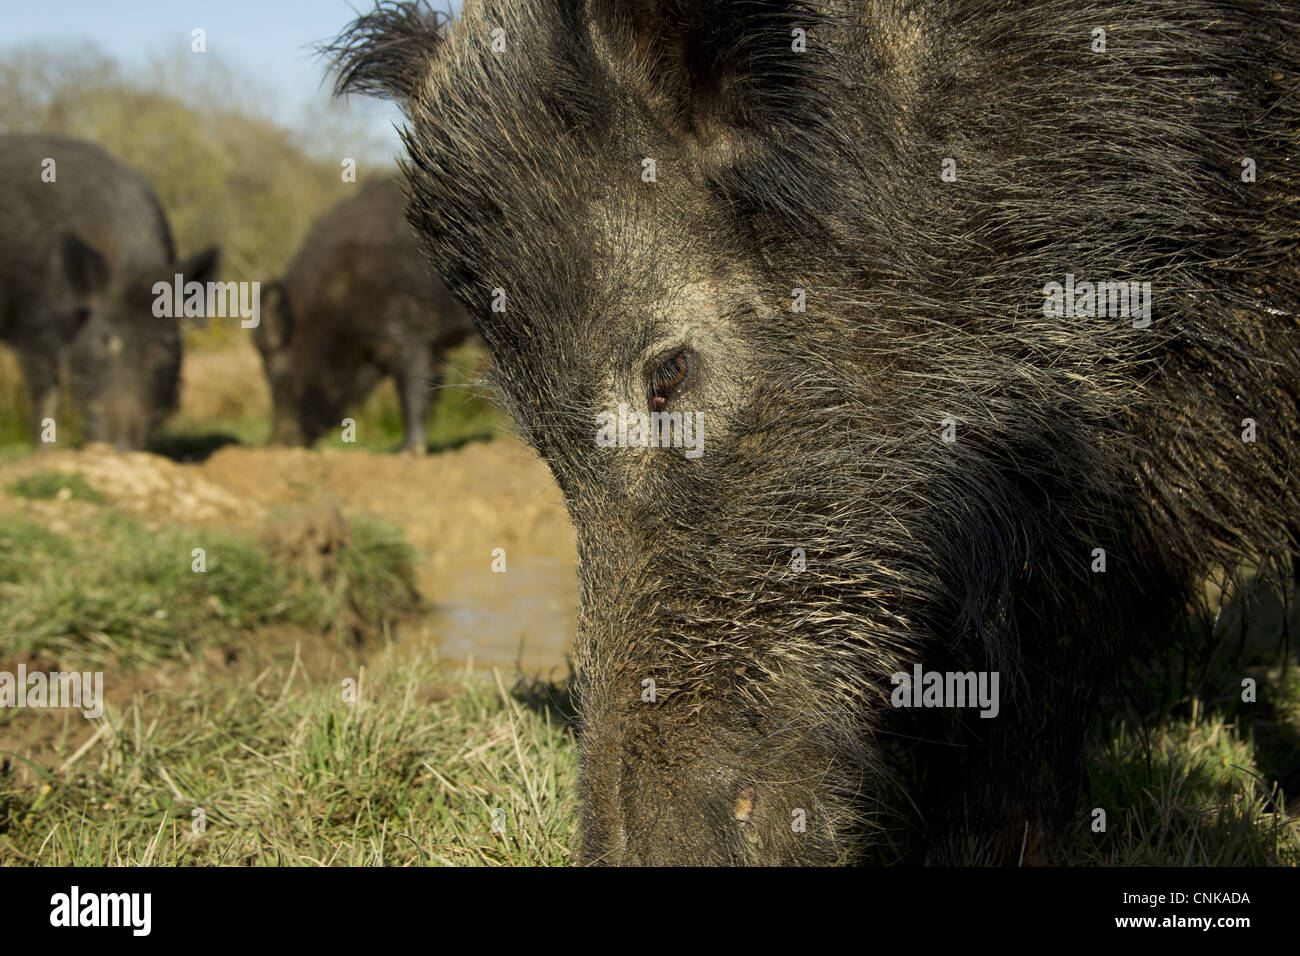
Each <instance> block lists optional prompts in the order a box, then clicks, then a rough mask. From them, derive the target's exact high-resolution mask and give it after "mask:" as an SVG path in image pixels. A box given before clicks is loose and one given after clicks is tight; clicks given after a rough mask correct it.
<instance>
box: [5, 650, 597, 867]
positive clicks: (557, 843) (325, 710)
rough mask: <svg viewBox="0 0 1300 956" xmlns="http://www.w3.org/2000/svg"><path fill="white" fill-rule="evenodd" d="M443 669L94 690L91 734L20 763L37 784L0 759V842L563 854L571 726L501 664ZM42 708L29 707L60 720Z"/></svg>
mask: <svg viewBox="0 0 1300 956" xmlns="http://www.w3.org/2000/svg"><path fill="white" fill-rule="evenodd" d="M277 676H279V675H277ZM442 676H443V675H442V673H441V671H440V670H439V668H438V667H437V666H436V665H433V664H429V663H416V664H410V665H406V666H401V667H397V668H394V669H391V670H386V671H385V672H384V674H383V676H381V677H378V678H370V677H369V676H368V675H366V676H363V680H362V684H361V694H360V696H359V698H358V700H357V701H356V702H355V703H349V702H347V701H345V700H344V699H343V698H342V695H341V694H340V691H339V689H338V687H337V686H330V685H329V684H328V683H325V684H322V683H313V682H312V681H311V680H310V679H309V678H307V677H306V676H305V675H304V674H302V673H301V671H300V672H299V673H298V674H297V675H294V674H292V673H291V674H290V676H289V679H288V681H287V682H284V683H283V684H282V683H281V680H280V679H277V680H276V681H274V682H272V681H263V682H261V683H259V684H258V685H256V686H254V687H246V688H228V687H224V686H221V685H219V684H211V683H204V684H199V685H196V686H193V687H190V688H188V689H186V690H184V691H183V692H181V693H179V694H169V695H166V696H165V697H163V696H161V695H154V697H152V698H147V697H145V696H143V695H140V696H137V697H136V698H135V699H134V700H132V701H131V702H130V703H129V704H127V705H126V706H124V707H122V708H120V709H119V708H116V707H109V708H108V710H107V711H106V713H105V716H104V718H103V720H102V723H101V726H100V729H99V733H98V734H96V735H95V737H93V738H92V743H91V745H90V746H89V747H81V748H77V750H76V751H75V752H74V751H73V743H74V741H73V740H72V739H70V736H69V738H67V740H68V742H67V743H66V744H65V746H64V747H63V748H62V749H61V750H60V751H59V752H58V754H57V755H56V758H57V759H58V760H59V761H60V763H59V764H58V766H57V767H55V768H52V769H45V768H36V771H35V772H36V776H37V778H38V781H39V782H38V783H37V784H35V785H33V786H30V787H25V788H22V787H17V786H15V785H14V784H13V783H12V782H9V778H8V777H6V776H0V859H4V858H9V859H11V860H13V861H15V862H22V863H25V864H40V865H77V866H122V865H128V866H129V865H159V866H170V865H175V864H198V865H213V864H218V863H224V864H249V865H252V864H258V865H281V864H283V865H309V866H317V865H374V866H381V865H384V866H413V865H448V864H456V865H499V864H536V865H555V864H563V863H567V862H569V860H570V852H571V850H570V848H571V847H572V845H573V830H574V807H573V792H574V775H575V766H574V763H575V758H574V748H573V746H572V742H571V738H570V734H569V731H567V730H566V729H565V728H564V727H563V726H562V725H559V724H556V723H554V722H552V721H551V720H549V719H548V717H547V716H546V715H545V714H538V713H536V712H534V711H531V710H529V709H527V708H525V707H523V706H521V705H520V704H519V702H518V701H516V700H515V699H514V698H513V697H512V696H511V694H510V693H509V692H508V691H507V690H506V689H505V688H504V686H503V685H502V684H501V683H500V682H499V681H498V682H492V681H491V680H489V679H485V678H483V677H481V676H475V675H470V674H462V675H460V676H459V678H457V680H456V682H455V683H454V684H451V685H437V684H434V683H432V682H433V681H436V680H438V679H439V678H440V677H442ZM281 679H282V678H281ZM447 686H450V687H451V689H452V692H451V693H448V692H447V691H446V690H445V689H444V688H445V687H447ZM431 691H432V695H431V693H430V692H431ZM439 694H446V696H445V697H443V698H442V699H441V700H439V699H438V696H439ZM431 697H432V699H431ZM57 713H58V712H47V713H46V714H45V715H43V717H44V719H46V720H47V721H51V722H53V721H56V720H60V719H66V720H72V719H74V718H59V717H55V716H52V714H57ZM75 719H80V718H75ZM0 720H3V718H0ZM0 728H3V724H0ZM82 736H84V734H83V735H82ZM11 776H12V774H11ZM494 824H496V825H495V826H494Z"/></svg>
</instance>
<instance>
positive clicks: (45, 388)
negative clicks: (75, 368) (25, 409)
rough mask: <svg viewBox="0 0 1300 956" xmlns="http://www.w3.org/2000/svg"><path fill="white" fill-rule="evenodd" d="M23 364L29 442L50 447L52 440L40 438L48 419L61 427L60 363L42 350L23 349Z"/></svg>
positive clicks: (20, 360)
mask: <svg viewBox="0 0 1300 956" xmlns="http://www.w3.org/2000/svg"><path fill="white" fill-rule="evenodd" d="M18 360H19V364H21V365H22V369H23V377H24V378H25V379H26V380H27V389H28V392H29V393H30V394H31V403H32V410H31V416H32V418H31V422H32V441H34V442H35V443H36V447H37V449H39V450H46V449H49V448H51V447H53V443H52V442H44V441H41V433H42V432H43V431H44V430H45V428H44V426H43V425H42V422H44V421H45V420H46V419H51V420H53V421H54V422H55V428H56V432H55V438H57V437H58V432H57V429H58V428H59V427H62V426H63V424H64V423H63V422H60V421H59V420H58V419H59V363H58V360H57V359H56V358H55V357H54V356H53V355H49V354H46V353H44V352H32V351H22V352H19V354H18Z"/></svg>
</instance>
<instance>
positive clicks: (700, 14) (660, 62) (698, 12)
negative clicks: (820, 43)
mask: <svg viewBox="0 0 1300 956" xmlns="http://www.w3.org/2000/svg"><path fill="white" fill-rule="evenodd" d="M589 9H590V10H591V15H592V18H593V22H594V26H595V28H596V30H598V31H600V32H601V33H602V34H603V36H604V38H605V40H606V42H607V43H608V50H609V53H607V54H606V55H607V56H609V57H611V58H612V59H613V60H615V61H617V62H612V63H611V64H610V67H611V69H612V71H613V72H615V73H616V74H618V75H622V76H624V77H627V78H628V79H630V80H631V82H632V83H633V84H635V85H636V86H638V87H639V88H640V90H641V93H642V95H643V96H644V97H645V99H646V102H647V104H648V105H649V106H650V108H651V109H652V110H653V111H655V112H656V113H658V114H659V118H660V120H661V121H662V122H663V123H664V125H665V126H666V127H667V128H668V129H670V130H674V131H676V132H677V133H679V134H681V135H682V136H684V137H686V138H688V139H690V138H694V139H695V140H697V142H698V144H699V145H700V146H701V147H708V146H711V145H713V144H714V141H715V140H716V139H718V138H719V137H722V138H724V139H733V140H734V139H735V138H736V137H735V135H734V134H735V132H736V131H739V130H759V131H762V130H765V129H771V128H772V127H773V126H775V125H781V124H783V123H786V124H789V123H797V122H799V120H800V117H801V116H803V115H804V114H805V113H806V111H807V110H808V109H809V107H810V105H811V104H812V102H815V100H816V97H814V96H812V95H801V91H802V92H804V93H807V92H808V91H809V90H810V89H811V87H812V86H813V85H814V84H815V83H816V82H817V81H818V80H819V78H821V77H822V76H824V75H827V72H828V67H827V65H826V62H825V59H826V57H825V56H824V55H823V54H824V52H825V51H820V50H814V49H811V48H810V47H811V44H812V40H811V39H810V38H809V34H812V33H814V32H815V31H816V30H817V28H819V27H827V26H829V25H830V23H829V18H828V17H827V16H826V15H824V14H818V13H814V12H812V11H811V10H810V9H809V8H808V6H807V4H805V3H802V2H798V0H590V7H589Z"/></svg>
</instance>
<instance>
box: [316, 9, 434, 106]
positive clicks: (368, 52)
mask: <svg viewBox="0 0 1300 956" xmlns="http://www.w3.org/2000/svg"><path fill="white" fill-rule="evenodd" d="M449 22H450V20H449V18H448V17H447V16H446V14H443V13H438V12H435V11H434V10H431V9H430V8H429V7H428V5H427V4H425V3H424V2H423V0H415V2H409V3H391V2H389V3H380V4H377V5H376V7H375V10H374V12H373V13H368V14H366V15H365V16H363V17H358V18H357V19H356V20H354V21H353V22H352V23H351V24H349V25H348V27H347V28H346V29H345V30H344V31H343V33H341V34H340V35H339V38H338V39H337V40H335V41H334V42H333V43H332V44H330V45H329V46H326V47H323V48H321V52H322V53H323V54H324V55H325V56H326V57H328V58H329V59H330V60H332V61H333V63H334V69H335V70H336V71H337V72H338V78H337V79H336V80H335V83H334V95H335V96H342V95H343V94H345V93H365V94H369V95H371V96H382V97H387V98H390V99H395V100H398V101H403V100H409V99H411V98H413V97H414V96H415V94H416V92H417V91H418V89H419V88H420V84H422V83H423V82H424V80H425V77H426V76H427V74H428V68H429V64H430V63H431V62H432V61H433V60H434V59H435V58H436V57H437V55H438V50H439V48H440V47H441V46H442V41H443V37H444V35H445V34H446V31H447V26H448V23H449Z"/></svg>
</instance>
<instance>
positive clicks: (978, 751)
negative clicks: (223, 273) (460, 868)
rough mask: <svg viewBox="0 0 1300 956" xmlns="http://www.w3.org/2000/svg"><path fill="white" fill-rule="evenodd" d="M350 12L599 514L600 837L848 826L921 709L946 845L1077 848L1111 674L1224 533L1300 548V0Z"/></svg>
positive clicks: (444, 251) (558, 447) (462, 256)
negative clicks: (685, 434) (1298, 1)
mask: <svg viewBox="0 0 1300 956" xmlns="http://www.w3.org/2000/svg"><path fill="white" fill-rule="evenodd" d="M334 52H335V54H336V55H337V56H338V61H337V62H338V64H339V67H340V88H341V89H343V90H356V91H363V92H378V93H387V94H389V95H391V96H394V97H396V98H398V99H399V100H400V101H401V103H402V105H403V107H404V109H405V110H406V114H407V116H408V117H409V118H410V126H409V129H408V130H407V132H406V147H407V150H408V153H409V158H408V159H407V160H406V162H405V172H406V175H407V177H408V180H409V194H410V197H411V200H410V204H409V209H408V216H409V218H410V221H411V223H412V224H413V226H414V227H415V228H416V229H417V230H418V232H419V233H420V235H421V237H422V239H423V242H424V245H425V248H426V251H427V253H428V255H429V258H430V261H431V262H432V264H433V265H434V267H435V268H436V269H437V270H438V271H439V273H440V274H441V275H442V276H443V278H444V279H445V280H446V281H447V282H448V284H449V286H450V287H451V289H452V290H453V292H454V293H455V294H456V295H457V296H458V297H459V298H460V299H461V300H462V301H463V302H465V303H466V305H467V306H468V307H469V308H470V311H471V314H472V315H473V316H474V319H475V323H476V325H477V327H478V329H479V331H480V332H481V334H482V336H483V338H484V340H485V341H486V343H487V346H488V348H489V350H490V351H491V353H492V355H493V358H494V363H495V370H496V371H495V375H496V380H497V382H498V384H499V386H500V391H501V394H502V396H503V398H504V401H505V402H506V403H507V405H508V407H509V409H510V410H511V412H512V414H513V415H514V417H515V418H516V419H517V421H518V423H519V426H520V429H521V431H522V432H523V434H524V435H525V436H527V437H528V438H529V440H531V442H532V444H533V445H534V446H535V447H536V449H537V451H538V452H539V454H540V455H541V456H542V457H543V458H545V460H546V461H547V462H548V463H549V465H550V467H551V469H552V471H553V472H554V474H555V478H556V480H557V481H558V483H559V485H560V487H561V489H562V490H563V492H564V495H565V499H566V502H567V505H568V508H569V511H570V514H571V515H572V518H573V522H574V525H575V527H576V530H577V538H578V553H579V559H580V577H581V585H582V587H581V611H580V624H579V632H578V635H577V640H576V647H575V663H576V667H577V688H576V689H577V693H578V699H579V704H580V711H581V719H582V736H581V796H582V858H583V859H585V860H587V861H589V862H622V863H744V862H771V863H790V862H801V863H815V862H830V861H836V860H842V859H846V858H852V857H854V855H855V854H856V853H857V851H858V850H859V849H860V848H861V847H862V846H863V845H864V842H866V841H869V840H870V837H871V833H872V829H871V826H870V825H869V824H870V819H869V817H870V814H871V811H873V810H874V809H877V804H876V803H875V801H876V799H877V798H878V797H879V795H880V794H881V793H883V792H886V791H884V790H882V788H881V780H882V778H883V777H884V774H885V773H886V771H887V768H888V766H889V762H888V761H887V760H886V750H885V749H884V748H882V746H881V743H880V741H881V740H882V733H886V732H887V733H888V734H889V735H890V739H893V740H898V741H913V742H915V743H914V745H913V746H912V752H911V754H910V755H909V758H908V759H907V760H904V761H902V764H905V765H908V766H912V765H915V766H916V767H917V768H919V772H918V773H917V775H916V778H915V780H916V783H915V784H914V790H913V792H912V794H911V800H910V804H909V805H910V806H913V807H915V810H916V812H917V814H918V815H919V818H920V825H921V826H922V827H923V833H924V838H925V839H924V842H925V844H926V846H927V848H928V849H927V850H926V851H925V856H926V858H928V859H929V860H931V861H936V862H939V861H952V860H967V861H1001V860H1012V861H1014V860H1015V859H1016V858H1017V854H1018V853H1019V851H1020V848H1021V846H1022V845H1033V844H1034V843H1038V844H1039V845H1041V846H1044V847H1048V848H1050V847H1051V846H1054V845H1057V846H1059V841H1058V840H1057V839H1055V838H1058V837H1060V836H1061V835H1063V834H1065V833H1066V832H1067V831H1068V830H1069V828H1071V827H1072V826H1074V827H1082V826H1083V825H1084V824H1082V823H1080V822H1078V821H1079V819H1080V816H1076V814H1077V813H1078V809H1077V802H1078V798H1079V795H1080V786H1081V778H1082V773H1081V771H1082V766H1083V763H1082V754H1083V748H1084V741H1085V734H1086V732H1087V731H1088V729H1089V726H1090V724H1091V723H1092V722H1093V720H1094V718H1095V716H1096V715H1097V709H1098V706H1097V705H1098V702H1099V693H1100V690H1101V689H1102V688H1103V687H1104V686H1106V685H1107V684H1108V683H1110V682H1111V681H1112V679H1113V678H1115V677H1116V676H1117V675H1118V674H1120V673H1121V671H1122V670H1123V668H1124V667H1125V666H1126V663H1127V662H1130V661H1132V660H1134V659H1135V657H1136V655H1139V654H1141V653H1143V652H1144V651H1146V650H1148V649H1154V648H1163V647H1167V646H1168V645H1169V643H1170V642H1171V641H1173V640H1175V639H1176V638H1177V637H1178V636H1179V632H1180V630H1181V629H1182V628H1183V627H1184V622H1185V621H1186V620H1187V614H1186V608H1187V606H1188V603H1189V602H1190V601H1191V600H1192V599H1193V597H1194V595H1195V594H1197V593H1199V590H1198V582H1199V581H1201V580H1202V576H1203V575H1204V574H1206V573H1207V572H1209V571H1210V570H1211V569H1214V568H1216V567H1227V568H1236V567H1240V566H1241V565H1242V562H1243V561H1244V560H1246V559H1250V560H1255V561H1258V562H1259V566H1260V567H1262V568H1264V569H1265V570H1269V569H1271V570H1272V571H1274V572H1276V574H1275V576H1276V578H1278V579H1279V580H1282V579H1284V578H1285V577H1286V576H1287V574H1286V572H1287V571H1288V570H1289V564H1290V561H1291V556H1292V555H1293V554H1294V553H1295V552H1296V549H1297V546H1298V545H1300V541H1298V540H1297V527H1298V526H1300V428H1297V424H1296V423H1297V421H1298V420H1300V354H1298V334H1297V333H1298V332H1300V321H1298V319H1297V306H1298V304H1300V255H1298V253H1300V249H1298V248H1297V247H1298V245H1300V165H1298V164H1300V14H1297V12H1296V8H1295V6H1294V4H1293V3H1291V2H1273V0H1233V2H1219V0H1122V2H1113V3H1108V2H1095V0H1042V2H1005V0H933V2H925V0H922V2H906V3H905V2H901V0H879V2H869V0H867V2H843V3H802V2H784V0H743V2H742V0H736V2H725V0H649V2H641V3H631V2H628V3H622V2H615V0H466V3H465V5H464V9H463V12H462V14H461V18H460V19H459V20H458V21H456V22H448V21H446V20H444V19H442V18H440V17H435V16H433V15H432V14H430V13H428V11H427V8H425V7H423V6H422V5H391V4H386V5H383V6H381V7H380V8H379V9H378V10H376V12H374V13H373V14H371V15H369V16H366V17H364V18H362V19H360V20H359V21H358V22H356V23H355V24H354V25H353V26H352V27H351V29H350V30H349V31H348V32H346V33H345V34H344V36H343V37H342V38H341V39H340V41H339V42H338V44H337V45H336V46H335V48H334ZM502 306H504V307H502ZM656 413H657V414H658V415H659V416H660V418H659V419H657V420H656V421H657V424H658V426H659V427H660V428H661V429H663V428H664V427H665V425H664V423H665V422H667V423H668V426H669V427H671V428H672V429H673V431H674V432H676V433H678V434H669V433H661V434H659V436H658V438H659V440H658V441H647V440H646V429H645V427H644V424H643V423H642V424H635V423H634V420H633V419H632V417H631V416H633V415H636V416H638V417H639V416H641V415H654V414H656ZM663 416H677V417H676V418H675V419H674V418H671V417H669V418H667V419H665V418H664V417H663ZM615 421H617V422H618V425H617V427H615V426H614V425H613V424H612V423H613V422H615ZM687 422H690V423H692V424H693V426H694V428H695V434H694V436H693V437H694V439H695V441H694V451H695V452H702V453H700V454H694V453H691V452H690V451H688V449H689V448H690V447H691V446H690V444H689V443H687V442H682V441H679V440H677V439H678V438H679V437H680V436H679V433H680V431H681V426H684V425H685V424H686V423H687ZM701 433H702V434H703V441H702V442H701V441H700V440H699V438H700V435H701ZM615 438H616V440H615ZM668 438H672V439H673V440H671V441H668V440H666V439H668ZM679 445H680V446H681V447H678V446H679ZM642 446H646V447H642ZM665 446H666V447H665ZM918 666H919V667H920V668H922V677H921V680H920V681H917V680H916V678H915V673H916V671H915V668H917V667H918ZM929 674H938V675H941V684H940V687H939V692H938V693H936V694H935V695H934V697H933V700H930V690H931V682H930V679H929V677H928V676H926V675H929ZM949 674H956V675H969V677H970V679H971V681H972V683H971V684H969V685H967V687H966V690H967V692H968V693H966V694H965V695H964V697H959V696H957V694H956V692H955V691H956V689H957V688H958V687H960V685H959V684H955V683H953V682H952V681H949V680H947V678H946V677H944V675H949ZM995 680H996V681H997V683H996V684H995V683H994V681H995ZM922 684H924V685H925V693H924V694H922V693H921V691H922ZM977 687H979V688H981V689H985V690H988V691H989V693H990V697H989V700H988V701H987V704H986V703H985V702H984V701H979V702H978V704H977V701H976V700H975V699H974V698H976V697H978V696H979V695H978V694H977V692H976V688H977ZM918 703H919V704H921V705H923V706H922V707H921V708H919V709H915V710H913V709H912V708H913V707H914V706H916V705H917V704H918ZM930 703H933V704H935V705H936V706H925V705H927V704H930ZM864 818H865V819H864Z"/></svg>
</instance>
